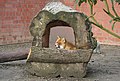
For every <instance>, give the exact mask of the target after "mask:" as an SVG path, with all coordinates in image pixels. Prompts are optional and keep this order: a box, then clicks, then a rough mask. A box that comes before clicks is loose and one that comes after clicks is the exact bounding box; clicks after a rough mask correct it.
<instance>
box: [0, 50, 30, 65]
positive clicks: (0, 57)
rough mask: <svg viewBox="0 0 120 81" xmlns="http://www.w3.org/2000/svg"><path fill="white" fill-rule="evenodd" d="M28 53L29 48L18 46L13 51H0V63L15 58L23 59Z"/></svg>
mask: <svg viewBox="0 0 120 81" xmlns="http://www.w3.org/2000/svg"><path fill="white" fill-rule="evenodd" d="M28 53H29V48H26V49H22V48H18V49H16V50H15V51H7V50H6V52H1V53H0V63H4V62H10V61H16V60H24V59H26V58H27V56H28Z"/></svg>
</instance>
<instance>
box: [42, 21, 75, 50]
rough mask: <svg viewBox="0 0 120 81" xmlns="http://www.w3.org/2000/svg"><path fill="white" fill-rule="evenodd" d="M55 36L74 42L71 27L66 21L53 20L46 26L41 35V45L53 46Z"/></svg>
mask: <svg viewBox="0 0 120 81" xmlns="http://www.w3.org/2000/svg"><path fill="white" fill-rule="evenodd" d="M57 36H61V37H64V38H66V40H68V41H69V42H71V43H73V44H75V37H74V31H73V28H72V27H71V26H70V25H69V24H68V23H66V22H64V21H61V20H53V21H51V22H49V23H48V24H47V26H46V29H45V32H44V34H43V37H42V47H46V48H48V47H50V48H55V45H54V43H55V41H56V39H57Z"/></svg>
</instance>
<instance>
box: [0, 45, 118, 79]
mask: <svg viewBox="0 0 120 81" xmlns="http://www.w3.org/2000/svg"><path fill="white" fill-rule="evenodd" d="M101 52H102V53H101V54H93V55H92V58H91V60H90V62H89V63H88V69H87V75H86V77H85V78H83V79H78V78H62V77H61V78H48V79H46V78H44V77H37V76H32V75H30V74H29V73H28V72H26V70H25V68H26V63H25V62H26V60H20V61H14V62H6V63H0V81H120V46H109V45H101Z"/></svg>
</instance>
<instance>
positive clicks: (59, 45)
mask: <svg viewBox="0 0 120 81" xmlns="http://www.w3.org/2000/svg"><path fill="white" fill-rule="evenodd" d="M65 42H66V39H65V38H61V37H60V36H57V40H56V42H55V47H56V48H57V49H64V48H65Z"/></svg>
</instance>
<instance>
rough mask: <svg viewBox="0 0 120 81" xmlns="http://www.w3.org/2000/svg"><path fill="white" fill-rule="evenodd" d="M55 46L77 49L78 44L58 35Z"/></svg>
mask: <svg viewBox="0 0 120 81" xmlns="http://www.w3.org/2000/svg"><path fill="white" fill-rule="evenodd" d="M55 46H56V48H58V49H66V50H75V49H76V46H75V45H73V44H72V43H70V42H68V41H67V40H66V39H65V38H61V37H59V36H57V40H56V42H55Z"/></svg>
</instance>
